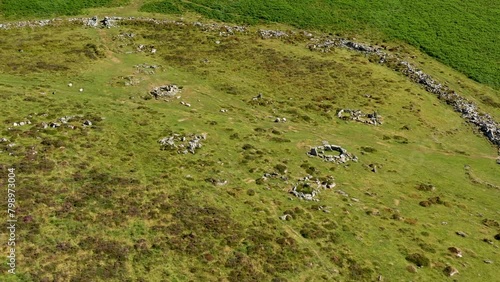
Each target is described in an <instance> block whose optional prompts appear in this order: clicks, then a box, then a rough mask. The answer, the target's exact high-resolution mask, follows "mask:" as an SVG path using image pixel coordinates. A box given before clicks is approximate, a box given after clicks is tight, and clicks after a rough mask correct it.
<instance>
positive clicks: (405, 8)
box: [143, 0, 500, 89]
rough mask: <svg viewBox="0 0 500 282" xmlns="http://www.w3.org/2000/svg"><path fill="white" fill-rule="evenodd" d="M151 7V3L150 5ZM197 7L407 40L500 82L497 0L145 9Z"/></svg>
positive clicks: (247, 19)
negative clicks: (493, 0)
mask: <svg viewBox="0 0 500 282" xmlns="http://www.w3.org/2000/svg"><path fill="white" fill-rule="evenodd" d="M146 7H147V9H146ZM153 7H158V8H157V9H156V10H155V11H156V12H160V13H161V12H167V13H170V9H167V11H165V7H173V8H174V10H175V11H177V10H184V11H195V12H197V13H200V14H202V15H204V16H207V17H209V18H214V19H218V20H221V21H226V22H238V23H246V24H256V23H267V22H277V23H284V24H289V25H293V26H296V27H300V28H308V29H318V30H322V31H325V32H331V33H334V34H340V35H351V36H356V37H357V36H361V37H364V38H368V39H371V40H372V41H373V40H381V39H385V40H389V41H392V40H395V39H397V40H402V41H404V42H407V43H410V44H411V45H413V46H415V47H417V48H419V49H420V50H422V51H424V52H426V53H427V54H429V55H431V56H433V57H435V58H437V59H439V60H440V61H441V62H443V63H445V64H447V65H450V66H452V67H453V68H455V69H457V70H459V71H461V72H462V73H464V74H466V75H467V76H469V77H470V78H472V79H474V80H476V81H479V82H481V83H484V84H488V85H490V86H493V87H495V88H497V89H498V88H499V87H500V72H498V63H499V62H500V49H499V48H500V47H499V45H498V44H497V43H496V42H497V41H498V34H500V29H499V27H500V22H499V20H498V19H499V18H500V8H499V7H498V5H494V4H493V3H492V2H491V1H487V0H480V1H472V2H471V1H468V2H463V1H458V0H452V1H437V0H433V1H422V0H417V1H408V0H406V1H382V2H381V1H351V0H342V1H327V0H309V1H291V0H273V1H256V0H245V1H227V0H217V1H212V0H192V1H179V0H167V1H156V2H154V4H151V3H148V4H145V6H144V9H143V10H144V11H146V10H147V11H148V12H152V9H151V8H153Z"/></svg>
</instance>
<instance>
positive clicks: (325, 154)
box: [307, 141, 358, 164]
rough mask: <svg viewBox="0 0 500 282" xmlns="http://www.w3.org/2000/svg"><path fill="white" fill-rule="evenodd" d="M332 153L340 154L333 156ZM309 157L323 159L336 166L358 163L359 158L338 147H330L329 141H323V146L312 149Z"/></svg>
mask: <svg viewBox="0 0 500 282" xmlns="http://www.w3.org/2000/svg"><path fill="white" fill-rule="evenodd" d="M330 152H332V153H335V152H336V153H338V154H337V155H331V154H330ZM307 155H308V156H310V157H319V158H322V159H323V160H324V161H325V162H334V163H336V164H343V163H347V162H349V161H354V162H357V161H358V158H357V157H356V156H355V155H352V154H350V153H349V152H347V150H346V149H344V148H342V147H340V146H338V145H330V144H328V142H327V141H323V145H322V146H316V147H312V148H311V149H310V150H309V152H307Z"/></svg>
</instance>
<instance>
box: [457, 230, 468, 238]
mask: <svg viewBox="0 0 500 282" xmlns="http://www.w3.org/2000/svg"><path fill="white" fill-rule="evenodd" d="M455 234H457V235H458V236H460V237H467V233H465V232H463V231H457V232H455Z"/></svg>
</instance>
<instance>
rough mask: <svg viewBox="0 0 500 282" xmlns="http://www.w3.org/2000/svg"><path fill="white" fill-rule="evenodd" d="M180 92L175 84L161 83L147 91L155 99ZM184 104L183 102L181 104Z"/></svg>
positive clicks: (172, 95)
mask: <svg viewBox="0 0 500 282" xmlns="http://www.w3.org/2000/svg"><path fill="white" fill-rule="evenodd" d="M179 92H180V89H179V87H178V86H177V85H175V84H170V85H163V86H159V87H155V88H153V90H151V91H150V92H149V93H150V94H151V95H153V97H155V98H156V99H158V98H162V97H168V98H173V97H175V96H176V95H177V94H178V93H179ZM183 105H185V103H184V104H183Z"/></svg>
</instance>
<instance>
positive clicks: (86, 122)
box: [83, 120, 92, 126]
mask: <svg viewBox="0 0 500 282" xmlns="http://www.w3.org/2000/svg"><path fill="white" fill-rule="evenodd" d="M83 125H85V126H91V125H92V122H91V121H90V120H86V121H84V122H83Z"/></svg>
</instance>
